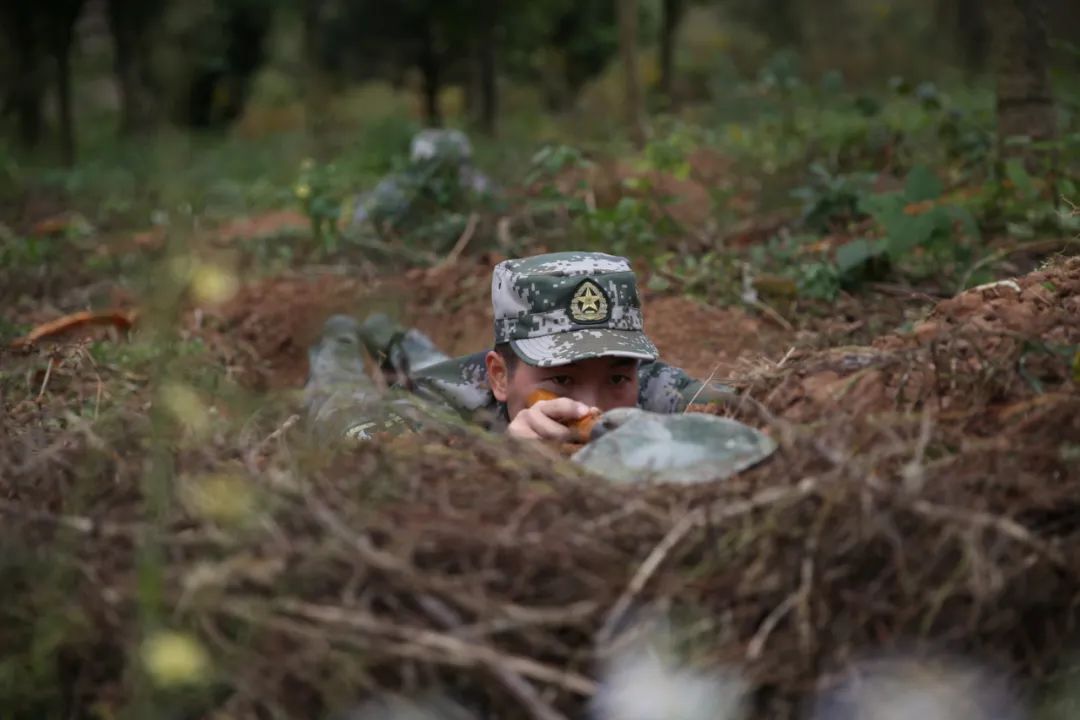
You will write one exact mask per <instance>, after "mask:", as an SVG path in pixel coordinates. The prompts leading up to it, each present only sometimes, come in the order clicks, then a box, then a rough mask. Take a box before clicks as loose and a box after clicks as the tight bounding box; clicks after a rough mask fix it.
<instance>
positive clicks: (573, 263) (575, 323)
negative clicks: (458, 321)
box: [491, 252, 657, 367]
mask: <svg viewBox="0 0 1080 720" xmlns="http://www.w3.org/2000/svg"><path fill="white" fill-rule="evenodd" d="M491 303H492V309H493V310H494V315H495V342H496V343H510V347H511V348H513V350H514V353H515V354H516V355H517V356H518V357H520V358H521V359H522V360H524V361H525V362H527V363H529V364H530V365H537V366H540V367H557V366H560V365H568V364H570V363H574V362H578V361H580V360H587V359H589V358H595V357H630V358H638V359H640V360H648V361H651V360H655V359H656V357H657V351H656V347H655V346H654V345H653V344H652V342H651V341H650V340H649V338H648V337H646V336H645V333H644V320H643V318H642V313H641V302H640V300H639V298H638V292H637V279H636V278H635V277H634V272H633V270H632V269H631V267H630V262H629V261H628V260H627V259H626V258H623V257H619V256H616V255H607V254H605V253H589V252H563V253H550V254H547V255H536V256H533V257H529V258H524V259H521V260H505V261H503V262H501V263H499V264H498V265H497V266H496V267H495V271H494V273H493V274H492V278H491Z"/></svg>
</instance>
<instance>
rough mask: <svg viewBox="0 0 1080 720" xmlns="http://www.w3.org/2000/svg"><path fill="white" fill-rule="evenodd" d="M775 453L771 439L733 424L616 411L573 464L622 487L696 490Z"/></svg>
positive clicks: (707, 417)
mask: <svg viewBox="0 0 1080 720" xmlns="http://www.w3.org/2000/svg"><path fill="white" fill-rule="evenodd" d="M775 450H776V441H775V440H773V439H772V438H770V437H769V436H768V435H766V434H764V433H762V432H760V431H758V430H755V429H754V428H752V427H749V426H747V425H743V424H742V423H740V422H736V421H735V420H731V419H729V418H723V417H717V416H715V415H706V414H703V413H676V414H659V413H651V412H646V411H644V410H641V409H638V408H616V409H614V410H609V411H608V412H606V413H604V415H603V416H602V417H601V418H600V420H599V421H598V422H597V423H596V425H595V426H594V427H593V437H592V438H591V439H590V441H589V443H588V444H586V445H585V447H583V448H581V449H580V450H578V451H577V452H576V453H574V455H573V458H572V459H573V460H574V462H577V463H579V464H581V465H583V466H585V467H586V468H588V469H590V470H592V471H593V472H596V473H599V474H600V475H603V476H604V477H606V478H607V479H608V480H611V481H613V482H617V483H627V482H638V481H640V480H650V481H653V482H665V483H683V484H690V483H701V482H710V481H713V480H721V479H723V478H726V477H730V476H731V475H734V474H735V473H737V472H739V471H741V470H745V469H746V468H748V467H751V466H752V465H755V464H757V463H758V462H760V461H761V460H763V459H765V458H767V457H768V456H769V455H771V454H772V453H773V451H775Z"/></svg>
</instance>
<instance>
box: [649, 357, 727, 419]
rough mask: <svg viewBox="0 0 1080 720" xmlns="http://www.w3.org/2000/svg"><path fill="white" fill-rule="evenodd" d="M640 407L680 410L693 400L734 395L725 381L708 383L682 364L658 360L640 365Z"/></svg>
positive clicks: (704, 400)
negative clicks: (677, 365)
mask: <svg viewBox="0 0 1080 720" xmlns="http://www.w3.org/2000/svg"><path fill="white" fill-rule="evenodd" d="M638 382H639V385H640V389H639V390H638V407H640V408H641V409H643V410H649V411H651V412H655V413H669V414H670V413H678V412H682V411H683V410H685V409H686V406H687V405H689V404H690V403H691V402H694V403H706V402H718V401H721V400H723V399H725V398H729V397H731V396H732V394H733V393H734V391H733V390H732V389H731V388H730V387H727V386H726V385H721V384H719V383H709V384H708V385H706V384H705V383H704V382H702V381H701V380H697V379H695V378H693V377H691V376H690V375H688V374H687V373H686V371H684V370H682V369H681V368H677V367H674V366H673V365H668V364H667V363H663V362H660V361H659V360H656V361H655V362H648V363H642V364H641V367H640V368H639V369H638Z"/></svg>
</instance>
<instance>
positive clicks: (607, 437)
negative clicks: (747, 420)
mask: <svg viewBox="0 0 1080 720" xmlns="http://www.w3.org/2000/svg"><path fill="white" fill-rule="evenodd" d="M395 328H396V326H395V325H394V324H393V322H392V321H390V320H389V319H387V318H385V317H383V318H375V320H374V321H369V322H366V323H365V324H364V325H360V324H359V323H357V322H356V321H355V320H354V319H352V318H349V317H345V316H341V315H336V316H334V317H331V318H330V319H329V320H327V322H326V324H325V326H324V328H323V334H322V337H320V339H319V341H318V342H317V343H316V344H315V345H314V346H313V347H312V348H311V351H310V355H309V360H310V368H311V369H310V373H309V376H308V381H307V385H306V386H305V388H304V396H305V404H306V406H307V414H308V422H309V425H308V427H309V430H310V433H311V435H312V436H313V437H314V438H315V439H316V440H321V441H323V442H333V441H335V440H337V439H339V438H342V437H345V438H351V439H355V440H370V439H372V438H374V437H375V436H376V435H380V434H390V435H400V434H404V433H411V432H414V431H416V430H417V429H418V428H420V427H421V426H423V425H425V424H427V423H432V422H434V423H441V422H453V421H454V418H455V417H457V418H461V419H465V420H468V421H471V422H475V423H477V424H480V425H482V426H484V427H487V428H488V429H490V430H493V431H502V430H505V428H506V425H507V423H508V417H507V413H506V407H505V406H504V405H503V404H502V403H499V402H497V401H496V400H495V397H494V395H493V394H492V393H491V391H490V389H489V387H488V382H487V371H486V366H485V363H484V356H485V354H486V351H485V352H479V353H475V354H473V355H467V356H465V357H462V358H455V359H452V360H446V361H444V362H440V363H436V364H433V365H428V366H427V367H425V368H423V369H422V370H419V371H416V372H414V373H409V374H408V375H407V377H406V378H405V381H406V383H407V385H408V387H409V390H411V393H407V394H406V393H402V392H401V388H394V389H392V390H391V391H390V392H379V391H378V389H377V388H376V387H375V384H374V383H373V382H372V380H371V379H370V378H368V376H367V375H366V374H365V368H364V361H363V358H362V356H361V347H362V346H363V345H364V344H370V343H373V342H374V341H375V340H376V339H378V338H379V337H390V338H391V347H389V348H384V349H383V351H382V352H379V353H373V354H375V355H378V356H379V357H395V356H399V355H403V356H404V357H403V359H402V360H400V361H399V363H400V366H401V367H403V368H409V367H410V366H415V365H418V364H422V363H423V362H424V361H425V360H430V359H432V356H431V355H430V350H431V348H433V347H434V346H433V345H431V343H430V340H427V338H426V337H424V336H422V335H420V337H421V338H423V340H424V341H425V342H421V343H419V344H415V343H414V344H409V343H406V342H404V341H405V339H406V338H407V336H408V334H407V333H406V332H402V331H400V330H399V329H395ZM413 332H415V331H413ZM395 346H396V347H395ZM392 366H394V367H396V366H395V365H393V364H392ZM638 376H639V381H640V395H639V398H638V405H639V406H638V407H637V408H618V409H615V410H610V411H608V412H606V413H604V415H603V416H602V417H601V418H600V421H599V422H598V423H597V425H596V428H595V429H594V432H593V438H592V439H591V440H590V442H589V444H587V445H586V446H585V447H584V448H583V449H582V450H581V451H579V452H578V453H577V454H575V456H574V460H575V461H576V462H579V463H581V464H582V465H584V466H585V467H587V468H589V469H590V470H592V471H593V472H596V473H598V474H599V475H601V476H603V477H605V478H607V479H608V480H611V481H613V482H631V481H636V480H640V479H643V478H645V479H652V480H655V481H660V482H684V483H685V482H705V481H710V480H719V479H722V478H725V477H728V476H730V475H731V474H733V473H736V472H738V471H740V470H742V469H744V468H746V467H749V466H750V465H753V464H755V463H757V462H759V461H761V460H762V459H764V458H766V457H768V456H769V455H770V454H772V452H773V451H774V450H775V448H776V444H775V442H774V441H773V440H771V439H770V438H769V437H768V436H766V435H764V434H763V433H761V432H759V431H757V430H754V429H753V428H750V427H747V426H745V425H742V424H741V423H738V422H735V421H733V420H728V419H725V418H717V417H712V416H707V415H701V414H696V413H691V414H682V413H681V412H680V411H681V410H683V409H684V408H685V407H686V405H687V404H688V403H690V402H691V401H694V400H697V401H700V402H707V401H715V400H721V399H723V398H724V397H730V390H728V389H727V388H725V387H723V386H720V385H715V384H710V385H707V386H706V385H703V384H702V383H701V382H699V381H697V380H694V379H692V378H691V377H689V376H688V375H687V374H686V373H684V372H683V371H682V370H679V369H678V368H675V367H671V366H670V365H666V364H664V363H662V362H659V361H650V362H644V363H642V364H641V365H640V366H639V370H638ZM445 411H449V412H445ZM440 415H442V417H440Z"/></svg>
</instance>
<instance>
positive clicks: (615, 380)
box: [611, 375, 630, 385]
mask: <svg viewBox="0 0 1080 720" xmlns="http://www.w3.org/2000/svg"><path fill="white" fill-rule="evenodd" d="M628 382H630V376H629V375H612V376H611V384H612V385H624V384H626V383H628Z"/></svg>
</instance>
